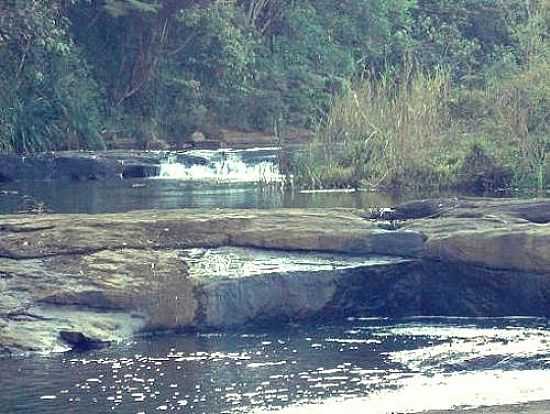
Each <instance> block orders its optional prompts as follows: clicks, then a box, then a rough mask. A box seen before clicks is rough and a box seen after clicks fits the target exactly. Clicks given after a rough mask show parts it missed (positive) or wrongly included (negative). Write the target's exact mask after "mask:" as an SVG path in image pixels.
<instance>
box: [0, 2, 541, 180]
mask: <svg viewBox="0 0 550 414" xmlns="http://www.w3.org/2000/svg"><path fill="white" fill-rule="evenodd" d="M549 16H550V0H342V1H337V2H335V1H333V0H300V1H295V0H163V1H161V0H3V1H2V2H0V91H1V95H0V151H13V152H22V153H24V152H33V151H42V150H60V149H84V148H104V147H106V146H117V144H118V143H120V142H124V141H125V140H129V139H130V140H133V141H132V142H134V143H135V145H136V146H139V147H142V148H148V147H154V146H155V145H164V144H166V145H176V146H177V145H179V144H181V143H182V142H184V141H185V140H187V139H188V138H189V136H190V135H191V134H192V133H193V132H194V131H196V130H201V131H203V132H204V133H205V134H207V135H208V134H209V133H212V134H214V133H215V131H216V129H217V128H221V127H224V128H236V129H241V130H263V131H271V132H273V131H276V132H280V131H284V128H306V129H310V130H312V131H317V136H318V137H319V136H322V135H323V126H325V127H326V125H327V119H328V118H329V117H330V116H331V113H332V116H334V108H335V105H338V103H337V102H338V100H339V99H340V100H341V99H345V97H346V96H348V97H349V96H351V95H350V94H352V93H356V91H357V90H360V89H361V88H364V87H365V85H366V83H368V84H370V85H371V86H372V88H371V90H374V89H375V88H378V90H379V91H381V89H380V85H385V87H387V88H389V83H391V84H392V87H391V88H389V89H387V90H386V93H392V92H391V90H394V92H395V91H396V90H399V87H400V86H399V85H400V84H402V83H403V82H404V81H405V79H409V80H408V81H407V82H409V83H410V82H411V81H412V79H413V78H414V79H416V78H415V77H417V76H424V77H426V79H433V78H434V77H437V76H441V74H442V73H443V72H444V73H445V75H444V76H445V82H444V83H445V91H444V92H442V93H444V94H445V103H444V106H445V108H444V110H443V109H442V111H443V112H441V114H442V115H441V116H445V117H446V121H449V120H450V119H451V118H452V120H453V127H454V128H455V130H456V126H457V124H459V123H461V128H460V133H461V136H462V138H461V140H462V141H464V136H465V135H467V136H468V137H470V138H471V137H472V136H473V135H477V136H481V135H483V136H484V137H487V136H489V137H492V136H499V137H502V136H505V135H510V136H513V139H516V140H518V142H519V144H518V145H520V144H521V145H520V147H521V148H520V151H527V152H530V154H531V153H534V152H536V151H539V152H540V151H541V145H542V152H543V153H544V154H545V153H546V149H547V148H546V147H544V145H546V144H547V143H546V140H547V136H548V123H549V118H548V105H549V104H548V101H549V99H550V92H549V86H548V83H549V80H548V78H549V76H547V74H548V73H549V72H548V67H549V66H548V56H549V47H548V44H549V36H550V34H549V26H550V17H549ZM545 74H546V75H545ZM404 78H405V79H404ZM365 82H366V83H365ZM384 82H385V83H384ZM377 85H378V86H377ZM417 86H418V87H421V88H424V87H429V82H428V83H426V84H423V86H422V85H420V84H418V85H417ZM432 86H433V85H432ZM438 87H440V88H441V87H443V86H442V85H439V86H438ZM392 88H393V89H392ZM409 92H410V91H409ZM404 96H405V95H403V96H402V97H404ZM407 96H408V95H407ZM417 98H418V97H417ZM417 98H415V99H417ZM438 99H439V98H438ZM514 105H516V106H517V107H518V108H520V107H521V108H527V113H523V112H525V111H523V112H522V113H519V112H518V111H514V110H513V108H514ZM520 112H521V111H520ZM439 121H441V122H443V120H442V119H440V120H439ZM439 121H438V122H439ZM366 122H367V121H366ZM368 122H370V121H368ZM419 122H420V121H419ZM522 122H523V124H522ZM474 125H475V126H476V127H479V128H478V129H476V130H475V131H474V130H473V126H474ZM371 127H372V125H371ZM448 127H449V125H448V124H445V125H443V124H441V125H440V129H439V130H438V131H437V134H439V135H444V134H443V133H442V131H444V130H447V131H448ZM481 127H483V128H481ZM446 128H447V129H446ZM362 129H364V130H368V129H369V128H362ZM370 129H371V132H372V131H373V129H372V128H370ZM212 131H214V132H212ZM324 131H325V135H326V132H327V131H326V128H325V129H324ZM432 132H433V133H436V132H435V131H432ZM348 135H349V134H348ZM413 135H414V134H413ZM447 135H448V134H447ZM532 137H536V138H533V139H532ZM330 139H332V140H333V139H335V136H332V137H331V138H330ZM453 139H455V140H456V139H458V138H456V136H455V137H454V138H453ZM532 140H535V141H536V142H538V147H537V149H536V150H535V149H533V148H532V147H533V145H535V146H536V144H533V143H532V142H531V141H532ZM537 140H538V141H537ZM363 141H365V140H364V139H363ZM539 141H540V142H539ZM541 142H542V144H541ZM356 144H357V142H356ZM361 145H364V142H363V144H361ZM522 145H523V146H522ZM369 148H370V147H369ZM518 148H519V147H518ZM355 150H357V148H355ZM400 150H404V148H401V149H399V148H398V147H397V146H396V147H395V151H400ZM484 150H486V149H484ZM361 151H363V150H361ZM363 153H364V151H363ZM371 155H373V156H374V154H371ZM508 155H510V154H508ZM531 155H532V154H531ZM365 156H366V155H365V154H363V158H362V160H361V163H362V164H364V163H365V162H366V161H367V160H366V158H365ZM541 157H542V155H541V154H540V153H539V154H538V158H537V159H535V160H534V161H533V158H532V157H531V158H530V159H528V158H529V157H526V158H525V160H524V161H525V165H524V167H525V169H526V171H527V170H529V169H533V168H535V169H536V168H538V167H540V163H541ZM348 158H349V157H348ZM535 158H536V156H535ZM542 158H544V157H542ZM401 161H402V160H401ZM401 161H399V163H401ZM350 162H351V161H350V160H349V159H347V160H341V162H340V164H339V165H338V168H344V167H348V166H349V165H347V164H350ZM537 163H538V164H537ZM527 164H530V166H529V165H527ZM396 165H397V164H396ZM394 167H395V166H394ZM384 168H389V167H387V166H386V167H384ZM392 168H393V167H392ZM399 168H401V167H399ZM403 173H405V170H401V171H400V174H403ZM350 174H352V173H350ZM353 174H355V176H354V177H355V178H357V179H359V178H361V177H362V178H365V174H366V173H365V172H364V171H363V172H358V171H356V170H355V171H353ZM381 174H382V175H383V174H384V173H381ZM367 175H368V174H367ZM310 178H311V177H310ZM355 178H354V179H355ZM394 178H396V177H394ZM311 179H312V180H313V178H311ZM352 181H353V180H352ZM310 185H313V186H315V183H314V180H313V181H311V182H310Z"/></svg>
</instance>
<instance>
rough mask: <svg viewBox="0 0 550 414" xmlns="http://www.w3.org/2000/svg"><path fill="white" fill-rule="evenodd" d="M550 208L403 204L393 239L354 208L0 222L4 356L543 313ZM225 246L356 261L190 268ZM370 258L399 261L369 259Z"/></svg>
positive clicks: (539, 204) (0, 345)
mask: <svg viewBox="0 0 550 414" xmlns="http://www.w3.org/2000/svg"><path fill="white" fill-rule="evenodd" d="M547 203H548V202H547V201H545V200H536V201H514V200H507V201H500V200H492V199H482V200H471V199H466V200H451V201H449V202H445V201H443V202H442V201H441V200H437V201H432V202H426V201H422V202H420V203H419V204H417V205H416V206H419V205H420V206H427V207H426V208H417V207H416V206H415V204H409V205H408V207H407V208H408V209H409V213H407V217H410V216H411V214H412V213H410V212H411V211H412V212H418V211H422V214H420V213H418V214H419V215H420V216H421V217H424V218H418V219H409V220H406V221H403V224H402V226H401V228H399V229H397V230H392V231H386V230H381V229H380V228H379V227H378V224H379V223H378V222H377V221H375V220H366V219H364V218H363V212H361V211H358V210H352V209H308V210H301V209H282V210H164V211H154V210H153V211H137V212H130V213H118V214H102V215H61V214H60V215H48V214H46V215H42V216H25V215H15V216H2V217H0V349H1V350H3V351H5V352H25V351H36V350H52V349H55V348H56V347H59V346H61V345H63V344H62V343H61V342H60V338H63V341H64V342H65V346H66V342H74V343H79V341H80V340H79V335H80V334H81V335H83V336H84V337H87V338H90V340H98V341H104V342H112V341H119V340H122V339H124V338H127V337H129V336H131V335H134V334H139V333H140V332H144V331H158V330H188V329H191V330H195V329H225V328H232V327H240V326H243V325H246V324H261V323H264V324H273V323H278V322H285V321H293V320H300V319H326V318H333V317H341V316H350V315H354V314H362V315H366V316H369V315H370V316H410V315H419V314H422V315H462V316H489V315H490V316H495V315H512V314H513V315H536V316H548V315H550V253H549V252H550V224H541V223H545V222H546V215H545V214H546V213H541V212H539V211H538V210H539V209H542V210H545V211H546V209H547V207H550V205H549V204H547ZM411 206H412V207H411ZM441 206H448V207H446V208H442V207H441ZM396 211H407V210H406V209H404V208H401V209H399V208H397V209H396ZM426 212H436V213H437V214H436V215H435V216H434V214H429V215H428V217H425V215H426ZM403 214H404V213H403ZM228 246H233V247H231V249H232V248H239V249H241V250H240V251H241V252H242V251H244V252H245V253H244V256H243V259H242V260H243V261H245V262H246V261H248V262H250V263H254V262H255V261H257V260H259V259H258V258H259V257H260V256H262V254H264V253H262V254H260V253H258V252H265V251H266V250H269V249H271V250H274V251H280V252H294V253H285V257H288V258H289V260H291V259H290V258H292V257H294V256H295V255H297V254H298V255H302V256H300V257H301V258H300V257H299V258H298V259H296V260H297V262H299V263H308V262H310V261H311V263H318V260H317V258H318V257H319V254H320V253H319V252H327V253H330V254H333V255H336V254H350V253H351V254H353V255H354V256H351V258H355V259H353V260H352V259H350V260H351V261H350V263H348V264H345V265H344V266H343V267H342V266H340V265H338V266H336V265H334V266H332V267H329V268H326V267H322V268H319V269H316V270H312V269H305V270H304V269H302V270H300V269H294V268H293V269H291V270H289V269H287V268H285V267H284V266H283V267H281V268H277V269H271V268H270V269H271V270H270V271H268V272H263V273H261V274H256V273H254V272H251V271H250V270H243V269H245V268H243V269H240V270H239V269H237V270H236V271H234V272H233V273H234V275H233V276H230V275H228V274H222V275H221V276H219V277H218V276H216V277H213V275H212V274H210V273H211V272H208V271H207V272H205V271H203V272H202V273H201V272H198V273H197V272H196V270H195V268H194V267H193V266H195V265H194V263H199V264H200V261H201V260H207V257H208V252H211V253H213V252H215V251H219V249H221V248H223V249H228V248H229V247H228ZM197 248H200V249H201V250H200V252H202V253H200V252H199V253H200V254H199V253H197V251H195V250H196V249H197ZM189 249H191V250H189ZM216 249H217V250H216ZM243 249H244V250H243ZM224 252H226V251H225V250H224ZM232 252H233V251H232V250H229V252H226V253H227V254H233V253H232ZM297 252H302V253H297ZM224 254H225V253H224ZM264 255H265V254H264ZM372 255H385V256H390V257H393V258H394V259H392V260H389V259H387V258H385V259H383V260H382V261H380V262H375V263H371V262H369V263H367V262H366V261H368V260H371V259H369V258H370V257H371V256H372ZM262 257H263V256H262ZM269 257H271V256H269ZM346 257H350V256H346ZM292 260H294V259H292ZM335 260H336V259H335ZM338 260H340V259H338ZM338 260H336V261H335V262H334V263H336V262H337V261H338ZM197 261H198V262H197ZM346 263H347V262H346ZM199 267H200V266H199ZM268 268H269V267H268ZM61 332H76V333H77V334H78V335H76V334H75V335H73V337H71V338H73V339H69V340H67V339H66V338H67V335H66V334H61ZM81 339H82V338H81ZM84 343H85V341H84Z"/></svg>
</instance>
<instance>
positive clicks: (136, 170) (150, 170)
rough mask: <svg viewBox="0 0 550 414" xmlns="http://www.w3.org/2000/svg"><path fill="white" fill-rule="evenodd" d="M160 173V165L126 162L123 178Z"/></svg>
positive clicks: (145, 176) (123, 168)
mask: <svg viewBox="0 0 550 414" xmlns="http://www.w3.org/2000/svg"><path fill="white" fill-rule="evenodd" d="M159 173H160V165H158V164H157V165H152V164H135V163H124V164H123V165H122V177H123V178H147V177H156V176H158V175H159Z"/></svg>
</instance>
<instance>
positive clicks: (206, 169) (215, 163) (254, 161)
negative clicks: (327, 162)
mask: <svg viewBox="0 0 550 414" xmlns="http://www.w3.org/2000/svg"><path fill="white" fill-rule="evenodd" d="M278 151H279V148H252V149H246V150H232V149H220V150H192V151H187V152H185V153H182V154H172V155H171V156H169V157H168V158H167V159H166V161H165V162H163V163H162V164H161V166H160V174H159V177H158V178H168V179H177V180H185V181H215V182H243V183H265V184H271V183H280V182H283V180H284V176H283V175H282V174H281V173H280V171H279V165H278Z"/></svg>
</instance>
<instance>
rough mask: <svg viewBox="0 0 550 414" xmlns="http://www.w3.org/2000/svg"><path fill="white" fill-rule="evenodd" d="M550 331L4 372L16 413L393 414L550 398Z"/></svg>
mask: <svg viewBox="0 0 550 414" xmlns="http://www.w3.org/2000/svg"><path fill="white" fill-rule="evenodd" d="M549 328H550V324H549V321H548V320H546V319H531V318H530V319H519V318H518V319H514V318H503V319H460V318H455V319H453V318H451V319H449V318H417V319H408V320H401V321H396V320H390V319H369V318H350V319H347V320H343V321H341V322H340V323H337V324H334V325H317V326H314V325H303V326H299V325H292V326H288V327H285V328H281V329H279V330H275V331H271V332H269V333H264V332H240V333H225V334H222V333H216V334H201V335H182V336H167V337H156V338H149V339H139V340H137V341H136V342H132V343H129V344H127V345H125V346H123V347H118V348H112V349H108V350H103V351H98V352H95V353H92V354H84V355H78V354H71V355H58V356H51V357H48V358H30V359H25V360H18V359H13V360H4V361H0V367H1V372H2V375H1V377H0V400H1V401H2V402H3V404H2V407H3V409H7V410H8V411H6V412H10V413H12V412H13V413H31V412H41V413H60V412H70V413H90V412H119V413H139V412H143V413H150V412H158V411H170V412H175V411H180V412H185V413H250V412H255V413H266V412H273V411H275V410H282V411H281V412H282V413H284V414H290V413H300V414H305V413H308V414H311V413H336V412H348V413H349V414H355V413H365V412H368V413H375V414H376V413H390V412H392V411H393V412H415V411H421V410H424V409H428V408H430V409H431V408H437V409H445V408H452V407H454V406H466V405H468V406H479V405H492V404H501V403H515V402H526V401H533V400H541V399H547V398H548V397H550V370H548V368H550V330H549Z"/></svg>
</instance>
